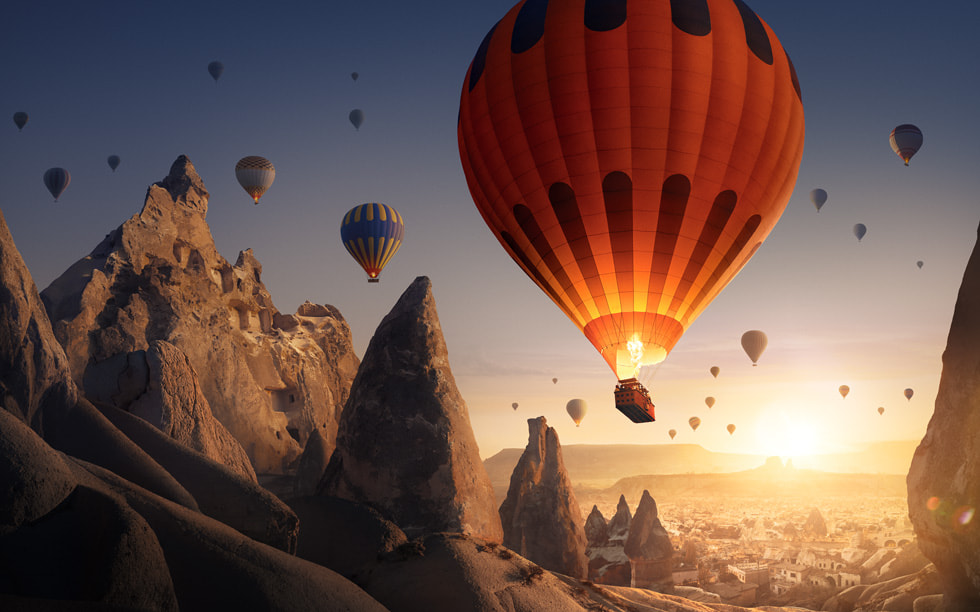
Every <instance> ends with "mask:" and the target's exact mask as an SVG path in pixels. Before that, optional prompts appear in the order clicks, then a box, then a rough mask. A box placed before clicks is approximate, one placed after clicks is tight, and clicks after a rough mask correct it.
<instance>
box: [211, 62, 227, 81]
mask: <svg viewBox="0 0 980 612" xmlns="http://www.w3.org/2000/svg"><path fill="white" fill-rule="evenodd" d="M224 71H225V65H224V64H222V63H221V62H218V61H214V62H211V63H210V64H208V73H210V74H211V78H212V79H214V82H215V83H217V82H218V79H220V78H221V73H223V72H224Z"/></svg>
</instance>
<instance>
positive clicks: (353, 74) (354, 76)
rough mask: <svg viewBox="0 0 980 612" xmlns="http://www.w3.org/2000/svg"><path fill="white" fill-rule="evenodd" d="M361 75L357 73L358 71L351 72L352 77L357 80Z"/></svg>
mask: <svg viewBox="0 0 980 612" xmlns="http://www.w3.org/2000/svg"><path fill="white" fill-rule="evenodd" d="M359 76H361V75H359V74H357V73H356V72H352V73H350V78H352V79H354V80H355V81H356V80H357V77H359Z"/></svg>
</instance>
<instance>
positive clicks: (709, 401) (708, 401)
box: [704, 397, 715, 409]
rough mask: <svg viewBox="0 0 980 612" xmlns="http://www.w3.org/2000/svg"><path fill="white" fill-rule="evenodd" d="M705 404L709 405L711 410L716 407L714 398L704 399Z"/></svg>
mask: <svg viewBox="0 0 980 612" xmlns="http://www.w3.org/2000/svg"><path fill="white" fill-rule="evenodd" d="M704 403H705V404H707V405H708V408H709V409H710V408H712V407H714V405H715V398H713V397H706V398H704Z"/></svg>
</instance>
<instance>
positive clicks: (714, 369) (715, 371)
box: [708, 366, 721, 378]
mask: <svg viewBox="0 0 980 612" xmlns="http://www.w3.org/2000/svg"><path fill="white" fill-rule="evenodd" d="M708 371H709V372H711V375H712V376H714V377H715V378H718V374H720V373H721V368H719V367H718V366H711V369H710V370H708Z"/></svg>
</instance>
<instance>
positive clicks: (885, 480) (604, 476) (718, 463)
mask: <svg viewBox="0 0 980 612" xmlns="http://www.w3.org/2000/svg"><path fill="white" fill-rule="evenodd" d="M918 444H919V441H918V440H901V441H895V442H874V443H870V444H868V446H867V447H866V448H864V449H862V450H860V451H856V452H850V453H837V454H828V455H812V456H807V457H798V458H793V460H792V467H793V468H796V469H789V470H783V471H782V472H777V473H773V472H772V471H771V467H767V468H764V469H763V470H761V471H759V470H757V469H756V468H761V467H762V466H763V465H764V464H765V463H766V458H767V457H766V456H765V455H751V454H735V453H716V452H713V451H709V450H707V449H705V448H703V447H701V446H700V445H697V444H655V445H639V444H601V445H592V444H573V445H569V446H563V447H562V456H563V458H564V461H565V469H566V470H568V475H569V477H570V479H571V481H572V482H573V483H574V485H575V488H576V490H601V489H607V488H612V487H613V486H614V485H616V486H617V487H620V488H624V490H623V491H622V492H623V493H626V492H627V491H626V489H632V488H636V487H640V491H641V492H642V488H644V487H646V488H649V487H650V486H655V487H656V488H657V490H661V491H663V492H664V493H667V492H668V491H667V490H666V489H677V490H678V491H677V492H682V491H681V490H682V489H683V491H686V492H688V493H690V492H691V490H692V488H694V489H695V490H696V489H698V488H700V489H702V490H707V489H710V490H711V491H712V492H713V493H719V494H736V495H737V494H739V493H745V492H746V491H747V490H746V486H747V485H748V486H749V487H750V488H752V487H754V486H755V485H753V484H752V481H755V480H758V483H756V484H758V486H762V484H761V483H763V482H765V483H774V482H777V483H781V485H780V486H781V487H782V488H780V489H778V490H780V491H783V492H786V493H787V494H789V493H790V492H791V491H796V492H797V493H805V492H806V487H808V486H810V487H813V486H815V487H823V488H824V489H826V493H827V494H828V495H829V494H832V491H831V490H830V489H833V492H837V490H838V489H840V492H841V493H842V494H846V493H849V492H860V491H862V490H863V491H867V490H868V489H869V488H870V489H873V490H876V491H877V492H878V493H879V494H890V493H892V492H893V490H894V492H896V494H900V495H904V494H905V493H904V483H905V475H906V474H907V473H908V470H909V464H910V463H911V461H912V455H913V453H914V452H915V449H916V447H917V446H918ZM522 452H524V451H523V449H518V448H507V449H504V450H502V451H500V452H499V453H497V454H496V455H494V456H492V457H489V458H488V459H486V460H485V461H484V462H483V465H484V466H485V467H486V469H487V472H488V474H489V475H490V481H491V482H492V483H493V488H494V492H495V493H496V494H497V499H498V500H502V499H503V497H504V496H506V494H507V487H508V485H509V483H510V475H511V472H512V471H513V470H514V466H515V465H517V461H518V459H520V456H521V453H522ZM818 470H819V471H818ZM732 472H741V473H743V476H742V477H740V478H727V477H721V476H723V475H725V474H727V473H732ZM821 473H830V474H825V475H821ZM693 474H698V475H700V476H699V477H698V478H696V479H692V478H691V475H693ZM833 474H839V475H845V474H846V475H853V476H854V477H847V478H834V477H832V475H833ZM790 476H793V478H791V479H790V480H793V481H794V482H795V483H798V484H787V477H790ZM858 476H860V477H858ZM888 476H893V477H888ZM756 477H758V479H757V478H756ZM746 479H748V480H746ZM620 481H622V482H620ZM641 481H642V483H647V484H642V483H641ZM648 481H649V482H648ZM831 482H833V483H834V484H833V485H832V486H831V485H830V484H828V483H831ZM652 483H655V484H652ZM801 487H802V488H801ZM827 487H830V489H827ZM766 488H767V489H768V487H766ZM797 489H799V491H797ZM760 493H761V491H760ZM627 497H631V495H629V494H627Z"/></svg>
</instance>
